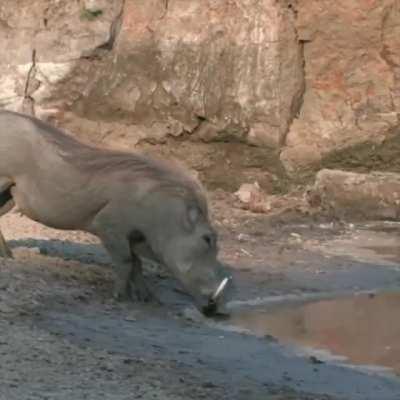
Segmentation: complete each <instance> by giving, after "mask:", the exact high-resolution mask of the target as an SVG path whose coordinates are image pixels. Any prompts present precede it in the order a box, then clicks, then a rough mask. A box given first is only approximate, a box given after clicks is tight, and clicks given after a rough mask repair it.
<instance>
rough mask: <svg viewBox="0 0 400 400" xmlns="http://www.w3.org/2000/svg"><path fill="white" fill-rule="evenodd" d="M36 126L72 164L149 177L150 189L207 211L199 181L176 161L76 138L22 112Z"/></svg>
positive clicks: (96, 170) (95, 171) (102, 171)
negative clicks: (174, 196) (163, 192)
mask: <svg viewBox="0 0 400 400" xmlns="http://www.w3.org/2000/svg"><path fill="white" fill-rule="evenodd" d="M25 117H26V118H28V119H30V120H31V121H32V122H33V123H34V125H35V126H36V127H37V128H39V130H40V133H41V134H42V136H43V137H44V138H45V140H46V141H47V142H49V143H50V144H52V145H53V146H54V147H55V149H56V151H57V153H58V154H59V155H60V157H62V158H63V159H64V160H65V161H66V162H68V163H69V164H70V165H73V166H74V167H76V168H78V169H80V170H82V171H84V172H88V173H91V174H98V175H101V174H107V173H109V172H113V171H117V172H118V171H122V172H124V173H126V174H127V175H128V176H131V177H132V179H136V180H141V179H148V180H151V181H152V183H153V190H162V191H168V192H170V193H174V194H176V195H178V196H181V197H183V198H185V199H186V200H187V201H192V202H193V201H195V202H196V203H197V205H198V206H199V207H200V208H201V209H202V211H203V213H205V215H207V214H208V207H207V200H206V193H205V190H204V188H203V186H202V185H201V183H200V182H199V181H198V180H197V179H196V178H195V177H194V176H192V175H189V174H188V173H187V172H186V171H185V170H184V168H183V166H181V165H179V164H178V163H177V162H175V161H174V162H172V161H170V160H168V161H167V160H164V159H160V158H158V157H157V158H156V157H150V156H148V155H145V154H142V153H139V152H128V151H120V150H112V149H105V148H100V147H95V146H92V145H89V144H86V143H83V142H81V141H78V140H77V139H75V138H74V137H72V136H71V135H69V134H67V133H66V132H65V131H63V130H61V129H58V128H56V127H54V126H51V125H48V124H46V123H44V122H43V121H41V120H39V119H36V118H32V117H30V116H28V115H26V116H25Z"/></svg>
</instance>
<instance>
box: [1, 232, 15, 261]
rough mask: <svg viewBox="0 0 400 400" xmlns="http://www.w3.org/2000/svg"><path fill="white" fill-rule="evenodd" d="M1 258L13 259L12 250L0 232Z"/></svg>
mask: <svg viewBox="0 0 400 400" xmlns="http://www.w3.org/2000/svg"><path fill="white" fill-rule="evenodd" d="M0 257H4V258H13V254H12V252H11V250H10V248H9V247H8V246H7V243H6V240H5V239H4V236H3V234H2V233H1V231H0Z"/></svg>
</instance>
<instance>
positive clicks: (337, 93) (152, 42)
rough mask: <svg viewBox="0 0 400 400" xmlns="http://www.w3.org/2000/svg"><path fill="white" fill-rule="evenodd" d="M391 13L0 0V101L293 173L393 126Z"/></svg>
mask: <svg viewBox="0 0 400 400" xmlns="http://www.w3.org/2000/svg"><path fill="white" fill-rule="evenodd" d="M399 20H400V1H399V0H368V1H365V0H354V1H348V0H338V1H337V2H328V1H327V0H309V1H305V0H297V1H290V0H282V1H279V2H277V1H275V0H237V1H232V0H218V1H216V0H204V1H201V2H200V1H197V0H146V1H145V0H114V1H106V0H79V1H73V2H72V1H66V0H30V1H27V0H14V1H12V2H11V1H3V2H1V3H0V44H1V46H2V47H1V48H2V49H3V53H2V57H1V59H0V71H1V73H0V89H1V90H0V107H5V108H9V109H14V110H20V111H21V110H22V111H24V112H27V113H32V114H36V115H37V116H39V117H41V118H44V119H54V120H55V122H56V123H58V124H60V125H62V126H63V127H66V128H68V129H70V130H72V131H74V132H76V133H77V134H78V135H81V136H84V137H85V139H87V140H90V141H92V142H102V143H105V144H109V145H112V146H119V147H134V146H136V145H137V144H138V143H143V142H147V143H149V142H150V143H163V142H165V141H166V139H167V138H175V137H179V136H181V137H182V138H185V139H188V140H190V141H193V142H200V141H201V142H212V141H220V142H227V141H230V142H239V143H244V144H251V145H255V146H258V147H261V148H265V154H266V155H267V154H269V153H274V154H278V155H279V153H280V160H281V162H282V163H283V165H284V167H285V168H286V170H287V171H288V172H289V173H292V174H295V173H296V171H297V170H298V168H306V167H308V166H310V165H312V166H313V165H315V164H317V165H318V163H319V162H320V161H321V159H323V157H324V156H325V155H326V154H329V153H330V152H332V151H334V150H338V149H342V148H345V147H348V146H350V145H353V144H356V143H363V142H365V141H373V142H382V141H383V140H384V139H385V138H386V137H388V136H390V135H391V134H392V133H393V132H394V131H395V129H396V128H397V127H398V126H399V114H398V113H399V109H400V24H399V23H398V21H399ZM266 157H267V158H268V157H269V156H266ZM276 160H277V163H280V161H279V158H278V157H277V158H276Z"/></svg>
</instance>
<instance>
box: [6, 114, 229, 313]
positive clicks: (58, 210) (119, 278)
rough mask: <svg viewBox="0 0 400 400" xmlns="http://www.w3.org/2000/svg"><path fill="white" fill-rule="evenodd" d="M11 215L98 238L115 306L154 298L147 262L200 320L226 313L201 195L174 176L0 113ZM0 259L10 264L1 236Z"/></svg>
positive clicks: (223, 281) (169, 169)
mask: <svg viewBox="0 0 400 400" xmlns="http://www.w3.org/2000/svg"><path fill="white" fill-rule="evenodd" d="M14 205H16V206H17V208H18V209H19V211H20V212H21V213H22V214H23V215H25V216H27V217H28V218H30V219H32V220H34V221H37V222H40V223H42V224H43V225H46V226H49V227H52V228H56V229H63V230H80V231H85V232H89V233H91V234H94V235H96V236H97V237H98V238H99V239H100V240H101V242H102V244H103V245H104V247H105V249H106V250H107V251H108V253H109V254H110V256H111V259H112V262H113V264H114V267H115V272H116V273H115V282H114V296H115V297H116V298H120V299H127V298H129V297H130V298H131V299H134V300H139V301H150V300H151V299H152V298H153V296H152V293H151V291H150V290H149V288H148V286H147V285H146V282H145V280H144V277H143V274H142V263H141V256H143V255H144V254H145V255H146V256H147V257H149V256H150V257H152V258H154V259H156V260H157V261H159V262H161V263H162V264H164V265H165V266H166V267H167V268H168V269H169V271H170V272H171V273H172V274H173V275H174V276H175V277H176V278H177V279H178V280H179V281H180V282H181V284H182V286H183V288H184V290H185V291H186V292H187V293H188V294H189V295H191V296H192V298H193V300H194V303H195V304H196V306H197V307H198V308H199V309H200V310H201V311H202V312H203V313H204V314H206V315H210V314H215V313H218V312H219V310H220V309H222V308H223V306H224V304H225V303H226V297H227V296H226V293H227V292H228V290H226V288H227V287H228V286H230V285H231V284H230V277H228V276H227V275H226V273H225V272H224V269H223V267H222V265H221V264H220V263H219V261H218V259H217V255H218V248H217V234H216V232H215V230H214V229H213V227H212V226H211V223H210V221H209V216H208V207H207V201H206V197H205V194H204V191H203V189H202V187H201V185H200V184H199V183H198V182H197V180H195V179H194V178H193V177H191V176H190V175H188V174H185V173H184V172H183V170H182V169H181V168H179V167H177V166H174V165H172V164H170V163H167V162H166V161H161V160H158V159H153V158H151V157H148V156H146V155H143V154H136V153H129V152H120V151H112V150H106V149H100V148H96V147H92V146H89V145H87V144H84V143H81V142H79V141H77V140H76V139H74V138H72V137H71V136H70V135H69V134H67V133H65V132H63V131H62V130H60V129H56V128H55V127H53V126H51V125H49V124H47V123H44V122H43V121H41V120H39V119H36V118H33V117H30V116H27V115H23V114H19V113H15V112H11V111H0V216H1V215H4V214H5V213H6V212H8V211H9V210H11V209H12V208H13V207H14ZM0 255H1V256H2V257H10V256H11V255H12V253H11V251H10V250H9V248H8V247H7V245H6V242H5V240H4V237H3V235H2V234H1V232H0ZM227 283H229V284H228V285H227Z"/></svg>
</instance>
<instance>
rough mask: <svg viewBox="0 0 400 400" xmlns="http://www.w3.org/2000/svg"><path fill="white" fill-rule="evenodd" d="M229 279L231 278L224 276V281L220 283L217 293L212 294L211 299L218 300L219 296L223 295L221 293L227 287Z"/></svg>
mask: <svg viewBox="0 0 400 400" xmlns="http://www.w3.org/2000/svg"><path fill="white" fill-rule="evenodd" d="M229 279H231V278H224V279H223V280H222V282H221V283H220V284H219V286H218V288H217V290H216V291H215V293H214V294H213V295H212V297H211V299H212V300H213V301H216V300H217V299H218V297H219V296H220V295H221V293H222V292H223V290H224V289H225V286H226V284H227V283H228V281H229Z"/></svg>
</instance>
